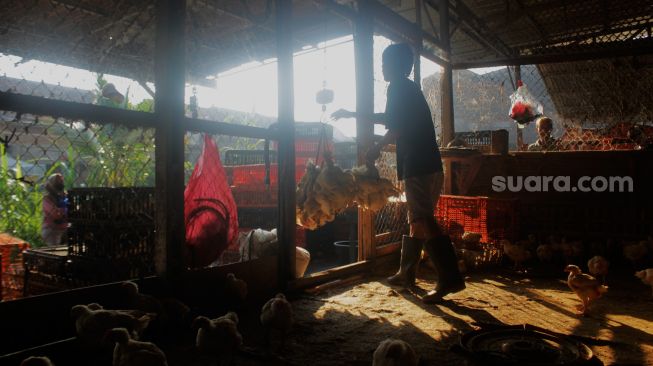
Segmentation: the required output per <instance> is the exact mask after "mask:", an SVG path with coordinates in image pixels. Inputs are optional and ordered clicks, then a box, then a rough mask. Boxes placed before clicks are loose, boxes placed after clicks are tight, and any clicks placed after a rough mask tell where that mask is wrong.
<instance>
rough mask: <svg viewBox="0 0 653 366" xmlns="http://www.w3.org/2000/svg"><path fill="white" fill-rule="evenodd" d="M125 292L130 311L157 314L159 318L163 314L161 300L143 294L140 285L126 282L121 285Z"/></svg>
mask: <svg viewBox="0 0 653 366" xmlns="http://www.w3.org/2000/svg"><path fill="white" fill-rule="evenodd" d="M120 286H121V288H122V289H123V291H124V292H125V295H126V296H125V298H126V302H127V306H128V307H129V309H135V310H140V311H144V312H146V313H155V314H157V315H158V316H159V317H160V316H161V314H162V313H163V307H162V306H161V303H160V302H159V300H157V299H156V298H155V297H154V296H151V295H145V294H141V293H140V291H139V289H138V285H137V284H136V283H135V282H132V281H125V282H123V283H121V284H120Z"/></svg>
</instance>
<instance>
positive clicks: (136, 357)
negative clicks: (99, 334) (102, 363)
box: [106, 328, 168, 366]
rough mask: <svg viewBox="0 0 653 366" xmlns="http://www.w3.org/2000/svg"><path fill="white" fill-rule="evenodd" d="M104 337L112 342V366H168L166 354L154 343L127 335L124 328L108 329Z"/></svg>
mask: <svg viewBox="0 0 653 366" xmlns="http://www.w3.org/2000/svg"><path fill="white" fill-rule="evenodd" d="M106 339H107V340H109V341H111V342H114V343H115V344H116V345H115V347H114V348H113V364H112V365H113V366H168V362H167V360H166V355H165V354H164V353H163V351H161V350H160V349H159V347H157V346H156V345H155V344H154V343H150V342H139V341H135V340H133V339H131V338H130V337H129V332H128V331H127V329H125V328H114V329H112V330H110V331H109V332H108V333H107V335H106Z"/></svg>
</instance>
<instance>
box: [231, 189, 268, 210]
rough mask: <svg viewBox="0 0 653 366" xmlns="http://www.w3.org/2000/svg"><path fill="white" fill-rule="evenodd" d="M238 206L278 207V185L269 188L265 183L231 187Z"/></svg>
mask: <svg viewBox="0 0 653 366" xmlns="http://www.w3.org/2000/svg"><path fill="white" fill-rule="evenodd" d="M231 194H232V195H233V197H234V201H236V206H237V207H239V208H241V207H277V205H278V203H279V200H278V196H279V189H278V187H277V186H270V187H269V188H267V187H266V186H265V185H264V184H259V185H243V186H235V187H232V188H231Z"/></svg>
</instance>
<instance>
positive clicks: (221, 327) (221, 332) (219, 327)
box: [193, 312, 243, 364]
mask: <svg viewBox="0 0 653 366" xmlns="http://www.w3.org/2000/svg"><path fill="white" fill-rule="evenodd" d="M193 328H195V329H197V337H195V346H196V347H197V349H198V350H199V351H200V352H201V353H202V354H204V355H206V356H209V357H211V358H213V359H217V360H219V361H220V363H221V364H229V363H230V362H231V360H232V359H233V358H234V356H235V354H236V352H238V349H239V348H240V346H241V345H242V344H243V337H242V336H241V335H240V332H238V315H236V313H234V312H230V313H227V314H226V315H224V316H221V317H219V318H217V319H213V320H211V319H209V318H207V317H205V316H198V317H197V318H195V320H194V321H193Z"/></svg>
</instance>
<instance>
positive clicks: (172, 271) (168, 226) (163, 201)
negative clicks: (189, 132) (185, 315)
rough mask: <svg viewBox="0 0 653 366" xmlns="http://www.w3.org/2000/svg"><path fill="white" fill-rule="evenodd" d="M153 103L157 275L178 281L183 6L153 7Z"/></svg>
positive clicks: (161, 1) (182, 254)
mask: <svg viewBox="0 0 653 366" xmlns="http://www.w3.org/2000/svg"><path fill="white" fill-rule="evenodd" d="M156 12H157V13H156V17H157V19H156V43H155V70H154V71H155V81H156V94H155V98H154V103H155V104H154V105H155V112H154V115H155V118H156V119H157V129H156V133H155V138H156V150H155V157H156V159H155V171H156V193H155V194H156V239H157V240H156V249H155V256H154V262H155V266H156V273H157V274H158V275H160V276H162V277H164V278H167V279H178V278H180V277H181V274H183V271H184V269H185V266H186V260H187V258H186V245H185V238H186V229H185V222H184V136H185V132H186V131H185V129H184V126H183V124H182V122H183V121H184V113H185V112H184V110H185V105H184V89H185V82H186V80H185V75H186V66H185V55H186V45H185V35H186V1H185V0H158V1H157V2H156Z"/></svg>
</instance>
